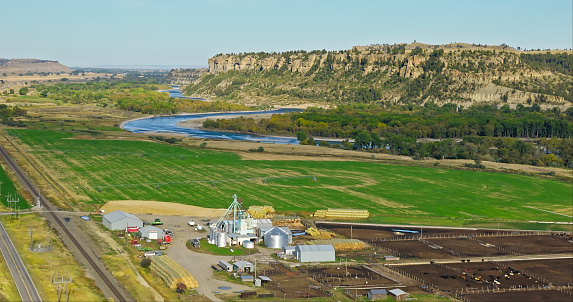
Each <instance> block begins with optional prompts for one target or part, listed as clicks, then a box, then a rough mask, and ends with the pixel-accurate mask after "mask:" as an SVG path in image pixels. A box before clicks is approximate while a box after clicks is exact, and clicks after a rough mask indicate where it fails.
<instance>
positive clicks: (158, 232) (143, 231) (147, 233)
mask: <svg viewBox="0 0 573 302" xmlns="http://www.w3.org/2000/svg"><path fill="white" fill-rule="evenodd" d="M163 235H165V233H164V232H163V230H162V229H160V228H158V227H154V226H152V225H148V226H145V227H142V228H140V229H139V236H141V238H147V239H153V240H156V239H163Z"/></svg>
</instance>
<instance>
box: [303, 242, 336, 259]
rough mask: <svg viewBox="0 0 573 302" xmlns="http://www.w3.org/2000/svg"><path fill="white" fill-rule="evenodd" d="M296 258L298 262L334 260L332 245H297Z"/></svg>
mask: <svg viewBox="0 0 573 302" xmlns="http://www.w3.org/2000/svg"><path fill="white" fill-rule="evenodd" d="M295 251H296V259H297V260H298V261H300V262H328V261H334V260H336V258H335V252H334V246H332V244H329V245H297V247H296V249H295Z"/></svg>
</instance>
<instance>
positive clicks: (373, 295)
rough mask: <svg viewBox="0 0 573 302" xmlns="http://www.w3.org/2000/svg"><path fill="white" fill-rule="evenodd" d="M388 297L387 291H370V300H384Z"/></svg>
mask: <svg viewBox="0 0 573 302" xmlns="http://www.w3.org/2000/svg"><path fill="white" fill-rule="evenodd" d="M387 297H388V292H387V291H386V290H385V289H371V290H369V291H368V300H371V301H374V300H384V299H386V298H387Z"/></svg>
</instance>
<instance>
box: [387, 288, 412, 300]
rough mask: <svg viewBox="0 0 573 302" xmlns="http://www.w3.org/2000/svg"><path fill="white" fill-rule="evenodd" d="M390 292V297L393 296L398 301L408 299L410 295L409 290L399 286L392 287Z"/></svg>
mask: <svg viewBox="0 0 573 302" xmlns="http://www.w3.org/2000/svg"><path fill="white" fill-rule="evenodd" d="M388 293H389V294H390V297H392V298H393V299H394V300H396V301H406V297H407V296H408V293H407V292H405V291H403V290H401V289H399V288H396V289H391V290H389V291H388Z"/></svg>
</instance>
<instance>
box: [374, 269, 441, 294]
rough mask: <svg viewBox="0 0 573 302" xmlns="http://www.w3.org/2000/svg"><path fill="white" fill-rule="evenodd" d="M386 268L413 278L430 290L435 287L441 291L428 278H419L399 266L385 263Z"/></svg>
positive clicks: (422, 286) (423, 287)
mask: <svg viewBox="0 0 573 302" xmlns="http://www.w3.org/2000/svg"><path fill="white" fill-rule="evenodd" d="M384 267H385V268H387V269H390V270H392V271H394V272H396V273H398V274H400V275H402V276H405V277H408V278H409V279H412V280H414V281H416V283H418V284H419V285H420V287H421V288H422V289H425V290H428V291H432V290H431V289H434V290H436V291H438V292H439V291H440V287H439V286H437V285H435V284H433V283H431V282H427V281H426V280H424V279H422V278H419V277H418V276H416V275H414V274H410V273H408V272H405V271H403V270H401V269H399V268H397V267H394V266H389V265H387V264H385V265H384Z"/></svg>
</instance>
